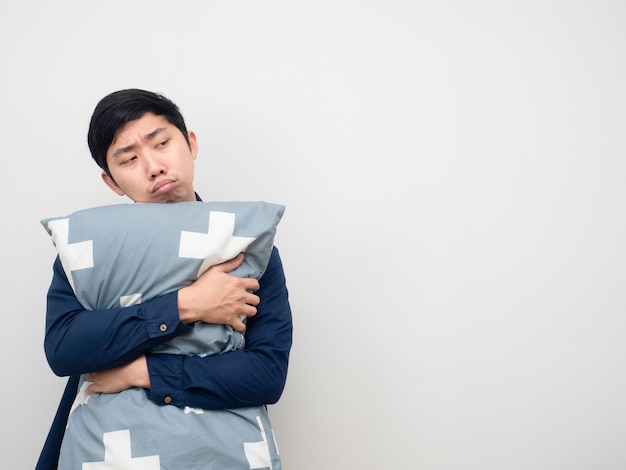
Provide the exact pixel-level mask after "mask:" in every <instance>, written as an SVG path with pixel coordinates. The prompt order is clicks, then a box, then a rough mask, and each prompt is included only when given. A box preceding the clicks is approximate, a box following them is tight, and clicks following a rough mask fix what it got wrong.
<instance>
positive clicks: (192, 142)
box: [187, 131, 198, 160]
mask: <svg viewBox="0 0 626 470" xmlns="http://www.w3.org/2000/svg"><path fill="white" fill-rule="evenodd" d="M187 138H188V139H189V150H191V156H192V158H193V159H194V160H195V159H196V158H197V157H198V139H197V138H196V134H195V133H194V132H193V131H189V132H188V133H187Z"/></svg>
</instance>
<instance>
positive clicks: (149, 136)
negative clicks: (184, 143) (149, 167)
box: [112, 127, 165, 158]
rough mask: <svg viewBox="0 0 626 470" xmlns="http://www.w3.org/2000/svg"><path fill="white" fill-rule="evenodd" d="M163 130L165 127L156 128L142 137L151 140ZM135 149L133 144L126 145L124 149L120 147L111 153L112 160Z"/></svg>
mask: <svg viewBox="0 0 626 470" xmlns="http://www.w3.org/2000/svg"><path fill="white" fill-rule="evenodd" d="M164 130H165V127H157V128H156V129H155V130H153V131H152V132H149V133H147V134H146V135H145V136H144V139H146V140H152V139H154V138H155V137H156V136H157V135H159V134H160V133H161V132H163V131H164ZM134 148H135V144H131V145H127V146H125V147H120V148H118V149H117V150H116V151H115V152H113V155H112V156H113V158H117V157H119V156H120V155H122V154H123V153H127V152H130V151H131V150H133V149H134Z"/></svg>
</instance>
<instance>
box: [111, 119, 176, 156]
mask: <svg viewBox="0 0 626 470" xmlns="http://www.w3.org/2000/svg"><path fill="white" fill-rule="evenodd" d="M172 127H174V126H173V125H172V124H171V123H170V122H169V121H168V120H167V119H165V117H163V116H157V115H155V114H152V113H146V114H144V115H143V116H142V117H140V118H139V119H135V120H134V121H129V122H127V123H126V124H125V125H124V126H122V127H121V128H120V129H119V130H118V131H117V133H116V134H115V137H114V138H113V141H112V142H111V145H110V146H109V149H110V148H111V147H113V146H114V145H122V146H126V145H130V144H131V143H133V142H135V141H136V140H137V137H139V138H140V139H152V138H154V137H156V136H157V135H158V134H160V133H162V132H164V131H166V130H168V129H171V128H172Z"/></svg>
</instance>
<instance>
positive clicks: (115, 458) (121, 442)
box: [82, 429, 161, 470]
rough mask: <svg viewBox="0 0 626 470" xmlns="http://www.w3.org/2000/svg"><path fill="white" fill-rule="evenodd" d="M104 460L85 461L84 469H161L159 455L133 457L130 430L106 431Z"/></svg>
mask: <svg viewBox="0 0 626 470" xmlns="http://www.w3.org/2000/svg"><path fill="white" fill-rule="evenodd" d="M102 439H103V441H104V462H85V463H83V468H82V470H160V469H161V462H160V461H159V456H158V455H151V456H149V457H136V458H132V457H131V453H130V430H128V429H124V430H123V431H113V432H105V433H104V436H103V438H102Z"/></svg>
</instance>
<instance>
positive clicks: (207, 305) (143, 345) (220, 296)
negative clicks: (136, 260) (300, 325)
mask: <svg viewBox="0 0 626 470" xmlns="http://www.w3.org/2000/svg"><path fill="white" fill-rule="evenodd" d="M242 261H243V255H239V256H237V257H235V258H234V259H232V260H230V261H227V262H225V263H222V264H219V265H216V266H213V267H211V268H209V269H208V270H207V271H206V272H205V273H204V274H202V276H200V278H198V279H197V280H196V282H194V283H193V284H192V285H190V286H187V287H185V288H182V289H180V290H178V291H175V292H171V293H168V294H165V295H163V296H161V297H158V298H155V299H152V300H149V301H147V302H144V303H142V304H139V305H135V306H131V307H124V308H117V309H111V310H98V311H90V310H86V309H85V308H84V307H83V306H82V305H81V304H80V303H79V302H78V300H77V298H76V296H75V295H74V292H73V290H72V288H71V286H70V284H69V282H68V280H67V277H66V275H65V272H64V271H63V268H62V266H61V263H60V261H59V259H58V258H57V260H56V261H55V263H54V267H53V270H54V275H53V278H52V283H51V285H50V289H49V291H48V306H47V312H46V335H45V341H44V348H45V351H46V356H47V358H48V362H49V364H50V367H51V368H52V370H53V371H54V372H55V373H56V374H57V375H76V374H83V373H87V372H95V371H102V370H108V369H111V368H115V367H120V366H123V365H124V364H127V363H129V362H131V361H132V360H134V359H136V358H137V357H139V356H140V355H141V354H143V353H145V352H147V351H149V350H151V349H152V348H153V347H154V346H155V345H157V344H161V343H163V342H165V341H168V340H170V339H172V338H173V337H175V336H178V335H180V334H181V333H184V332H186V331H188V330H189V328H190V327H189V326H187V324H191V323H193V322H195V321H205V322H207V323H218V324H224V325H231V326H233V328H235V329H237V330H238V331H240V332H242V333H243V331H245V328H246V327H245V325H244V324H243V323H242V322H241V319H240V317H239V315H240V314H244V315H245V316H247V317H250V316H252V315H255V314H256V307H255V305H256V304H258V301H259V298H258V296H257V295H255V294H253V293H251V292H248V290H256V289H258V286H259V283H258V281H257V280H256V279H246V278H238V277H235V276H231V275H229V274H228V273H229V272H230V271H232V270H233V269H235V268H237V267H238V266H239V265H240V264H241V262H242Z"/></svg>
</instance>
